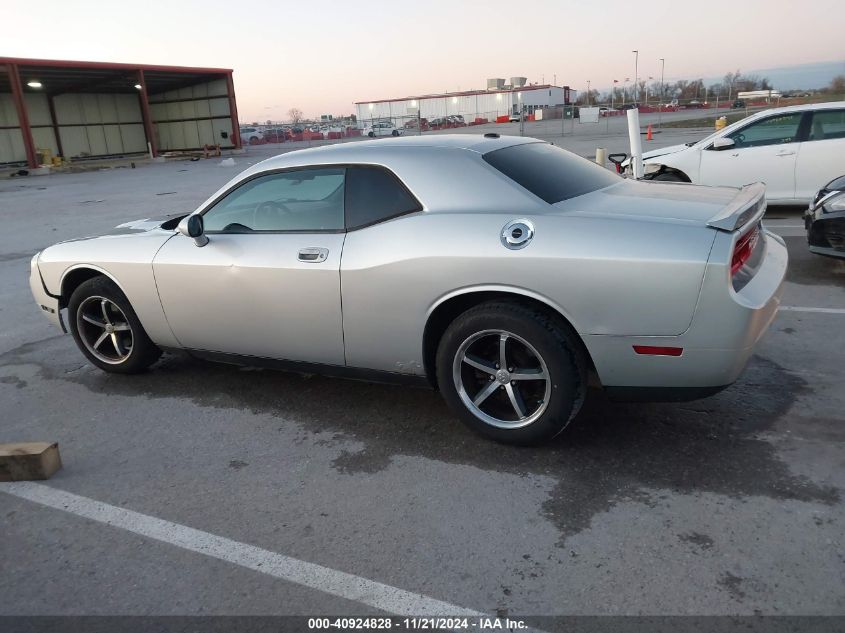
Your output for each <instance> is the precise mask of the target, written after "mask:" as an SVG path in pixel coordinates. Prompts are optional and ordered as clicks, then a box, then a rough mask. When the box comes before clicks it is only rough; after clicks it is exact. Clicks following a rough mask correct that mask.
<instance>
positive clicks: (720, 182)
mask: <svg viewBox="0 0 845 633" xmlns="http://www.w3.org/2000/svg"><path fill="white" fill-rule="evenodd" d="M801 119H802V113H800V112H796V113H789V114H779V115H774V116H771V117H766V118H765V119H760V120H758V121H755V122H753V123H751V124H750V125H748V126H746V127H743V128H740V129H738V130H736V131H734V132H732V133H731V134H729V135H727V136H726V137H725V138H729V139H731V140H732V141H733V142H734V146H733V147H728V148H721V149H718V148H714V147H713V145H712V144H711V145H710V146H709V147H707V148H705V149H704V150H702V152H701V167H700V171H699V181H700V183H701V184H703V185H714V186H730V187H741V186H742V185H747V184H749V183H752V182H757V181H762V182H764V183H766V198H767V199H768V200H791V199H792V198H794V197H795V164H796V159H797V157H798V152H799V150H800V147H801V143H800V142H799V140H800V136H799V134H800V130H801Z"/></svg>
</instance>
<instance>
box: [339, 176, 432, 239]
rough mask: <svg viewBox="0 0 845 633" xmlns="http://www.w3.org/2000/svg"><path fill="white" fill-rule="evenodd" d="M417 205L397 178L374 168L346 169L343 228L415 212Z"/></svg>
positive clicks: (418, 206) (418, 207) (417, 208)
mask: <svg viewBox="0 0 845 633" xmlns="http://www.w3.org/2000/svg"><path fill="white" fill-rule="evenodd" d="M419 209H420V205H419V203H418V202H417V201H416V199H414V197H413V196H412V195H411V194H410V193H409V192H408V190H407V189H405V187H404V186H403V185H402V183H400V182H399V181H398V180H397V179H396V177H395V176H394V175H393V174H391V173H390V172H388V171H387V170H384V169H379V168H377V167H350V168H349V169H347V170H346V226H347V227H349V228H354V227H357V226H364V225H366V224H373V223H374V222H380V221H381V220H386V219H387V218H392V217H394V216H397V215H400V214H402V213H408V212H409V211H417V210H419Z"/></svg>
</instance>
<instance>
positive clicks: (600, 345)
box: [584, 232, 788, 400]
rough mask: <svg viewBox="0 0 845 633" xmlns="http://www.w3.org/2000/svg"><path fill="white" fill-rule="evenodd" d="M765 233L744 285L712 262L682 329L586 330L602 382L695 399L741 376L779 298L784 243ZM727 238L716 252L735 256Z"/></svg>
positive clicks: (638, 392) (640, 393)
mask: <svg viewBox="0 0 845 633" xmlns="http://www.w3.org/2000/svg"><path fill="white" fill-rule="evenodd" d="M766 238H767V239H766V252H765V255H764V258H763V262H762V264H761V265H760V268H759V269H758V271H757V273H756V274H755V275H754V277H753V278H752V279H751V280H750V281H749V282H748V283H747V284H746V285H745V286H744V287H743V288H742V290H741V291H739V292H736V291H734V290H733V288H732V287H731V282H730V278H729V271H728V270H726V266H725V265H724V264H722V265H717V264H710V263H709V264H708V266H707V270H706V272H705V276H704V281H703V283H702V289H701V295H700V297H699V305H698V307H697V308H696V312H695V316H694V317H693V320H692V324H691V325H690V327H689V329H688V330H687V331H686V332H684V333H683V334H681V335H679V336H606V335H593V336H585V337H584V343H585V345H586V346H587V349H588V350H589V352H590V355H591V357H592V359H593V363H594V364H595V367H596V372H597V373H598V375H599V379H600V380H601V383H602V386H603V387H605V388H606V389H607V390H608V391H609V393H610V395H611V396H613V395H614V394H616V396H617V397H625V396H626V395H627V396H628V397H630V398H631V399H650V400H690V399H696V398H700V397H705V396H707V395H711V394H712V393H715V392H716V391H719V390H720V389H723V388H725V387H726V386H728V385H730V384H731V383H733V382H734V381H736V379H737V378H738V377H739V375H740V374H741V373H742V371H743V369H744V368H745V366H746V364H747V363H748V360H749V358H750V357H751V355H752V354H753V353H754V347H755V345H756V344H757V342H758V341H759V340H760V338H761V337H762V336H763V334H764V333H765V332H766V330H767V329H768V327H769V325H770V324H771V322H772V320H773V319H774V318H775V316H776V315H777V311H778V307H779V306H780V297H781V293H782V290H783V281H784V278H785V276H786V268H787V262H788V256H787V251H786V246H785V245H784V243H783V241H782V240H781V239H780V238H779V237H777V236H775V235H774V234H772V233H768V232H766ZM730 243H731V239H730V235H729V234H727V233H722V234H720V236H719V237H718V238H717V240H716V243H714V254H713V256H712V257H711V260H712V261H716V262H726V261H730V258H729V257H728V256H727V252H726V251H727V250H728V249H729V248H730ZM720 250H721V251H725V252H723V253H719V252H718V251H720ZM635 345H638V346H639V345H643V346H661V347H680V348H683V352H682V354H681V355H680V356H650V355H643V354H637V353H636V352H635V351H634V346H635ZM673 392H674V393H673Z"/></svg>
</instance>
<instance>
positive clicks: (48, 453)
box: [0, 442, 62, 481]
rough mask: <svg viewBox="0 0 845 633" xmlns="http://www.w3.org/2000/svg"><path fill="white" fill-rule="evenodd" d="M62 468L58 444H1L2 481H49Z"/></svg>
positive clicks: (0, 465) (0, 471) (0, 476)
mask: <svg viewBox="0 0 845 633" xmlns="http://www.w3.org/2000/svg"><path fill="white" fill-rule="evenodd" d="M61 467H62V458H61V457H60V456H59V445H58V443H56V442H53V443H52V444H51V443H49V442H21V443H19V444H0V481H26V480H29V479H49V478H50V477H52V476H53V474H54V473H55V472H56V471H57V470H59V469H60V468H61Z"/></svg>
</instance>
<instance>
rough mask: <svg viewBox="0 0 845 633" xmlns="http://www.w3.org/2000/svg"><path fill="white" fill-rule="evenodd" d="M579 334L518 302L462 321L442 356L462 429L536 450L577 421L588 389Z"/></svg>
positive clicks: (445, 384) (441, 368)
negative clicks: (535, 444)
mask: <svg viewBox="0 0 845 633" xmlns="http://www.w3.org/2000/svg"><path fill="white" fill-rule="evenodd" d="M576 336H577V335H576V334H575V333H574V332H572V330H571V328H569V327H568V326H567V325H566V324H564V323H562V322H560V321H559V320H558V319H554V318H552V317H550V316H549V315H547V314H546V313H544V312H542V311H539V310H536V309H533V308H531V307H528V306H524V305H521V304H519V303H508V302H494V303H485V304H482V305H479V306H477V307H475V308H472V309H470V310H468V311H467V312H465V313H463V314H462V315H460V316H459V317H458V318H457V319H456V320H455V321H454V322H453V323H452V324H451V325H450V326H449V327H448V329H447V330H446V332H445V333H444V335H443V338H442V339H441V341H440V345H439V347H438V351H437V381H438V385H439V387H440V390H441V391H442V393H443V396H444V398H445V399H446V401H447V402H448V404H449V405H450V406H451V407H452V409H453V410H454V411H455V412H456V413H457V414H458V415H459V416H460V417H461V419H462V420H463V422H464V423H465V424H467V425H468V426H469V427H470V428H472V429H474V430H475V431H477V432H479V433H481V434H482V435H485V436H487V437H489V438H492V439H494V440H497V441H500V442H506V443H509V444H534V443H537V442H542V441H544V440H548V439H550V438H553V437H554V436H556V435H557V434H559V433H560V432H561V431H563V429H564V428H566V426H567V424H569V422H570V421H571V420H572V419H573V418H574V417H575V416H576V415H577V413H578V411H579V410H580V408H581V405H582V403H583V401H584V396H585V394H586V387H587V376H586V363H585V359H584V354H583V352H582V351H581V347H580V345H578V343H577V341H576Z"/></svg>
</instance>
